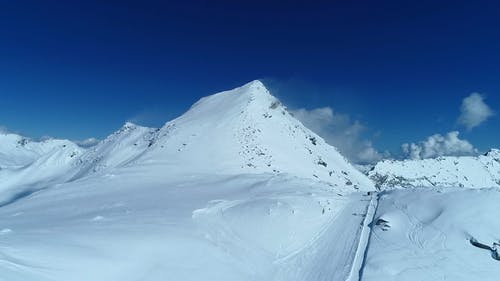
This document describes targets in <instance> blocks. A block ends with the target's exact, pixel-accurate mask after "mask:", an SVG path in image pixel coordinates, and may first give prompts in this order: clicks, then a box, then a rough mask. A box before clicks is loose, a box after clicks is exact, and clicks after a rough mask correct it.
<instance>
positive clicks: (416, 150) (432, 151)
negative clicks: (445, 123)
mask: <svg viewBox="0 0 500 281" xmlns="http://www.w3.org/2000/svg"><path fill="white" fill-rule="evenodd" d="M458 135H459V132H457V131H453V132H449V133H447V134H446V135H444V136H443V135H440V134H435V135H432V136H430V137H428V138H427V139H426V140H424V141H420V142H418V143H411V144H409V143H405V144H403V145H402V149H403V153H404V154H405V156H406V157H407V158H410V159H425V158H434V157H438V156H462V155H473V154H477V153H478V151H477V149H476V148H474V146H473V145H472V144H471V143H469V142H468V141H467V140H463V139H460V138H459V137H458Z"/></svg>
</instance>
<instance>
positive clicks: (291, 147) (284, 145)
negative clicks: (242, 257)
mask: <svg viewBox="0 0 500 281" xmlns="http://www.w3.org/2000/svg"><path fill="white" fill-rule="evenodd" d="M137 163H149V164H151V163H162V164H163V165H164V166H165V167H168V171H169V172H171V173H215V174H224V173H227V174H239V173H275V174H279V173H287V174H291V175H294V176H298V177H303V178H312V179H316V180H321V181H324V182H327V183H329V184H332V185H335V186H345V187H347V188H349V189H353V190H354V189H372V188H373V183H372V182H371V181H370V180H369V179H368V178H367V177H366V176H365V175H363V174H362V173H360V172H359V171H358V170H356V169H355V168H354V167H353V166H352V165H351V164H349V163H348V162H347V160H346V159H345V158H344V157H343V156H342V155H340V153H339V152H338V151H337V150H336V149H335V148H334V147H332V146H330V145H328V144H327V143H326V142H325V141H324V140H323V139H322V138H321V137H319V136H318V135H316V134H314V133H313V132H312V131H310V130H309V129H307V128H306V127H304V125H302V124H301V123H300V122H299V121H298V120H296V119H295V118H294V117H293V116H292V115H290V114H289V113H288V111H287V110H286V108H285V106H283V105H282V104H281V102H280V101H279V100H278V99H276V98H275V97H274V96H272V95H271V94H270V92H269V91H268V89H266V87H265V86H264V85H263V84H262V83H261V82H260V81H257V80H256V81H252V82H250V83H248V84H246V85H244V86H242V87H239V88H236V89H233V90H230V91H224V92H221V93H218V94H214V95H211V96H208V97H205V98H202V99H200V100H199V101H198V102H197V103H195V104H194V105H193V106H192V107H191V108H190V109H189V110H188V111H187V112H186V113H185V114H184V115H182V116H180V117H179V118H177V119H175V120H173V121H170V122H168V123H166V124H165V126H163V127H162V128H161V129H160V130H159V131H158V133H157V135H156V136H155V140H154V143H153V145H152V147H151V148H149V149H147V150H146V151H145V152H144V154H143V155H141V156H140V157H139V158H138V160H137Z"/></svg>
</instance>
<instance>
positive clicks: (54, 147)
mask: <svg viewBox="0 0 500 281" xmlns="http://www.w3.org/2000/svg"><path fill="white" fill-rule="evenodd" d="M60 150H64V151H66V152H68V156H71V157H75V156H77V155H80V154H81V153H82V152H83V151H84V149H82V148H80V147H79V146H78V145H76V144H75V143H73V142H71V141H69V140H61V139H46V140H43V141H34V140H32V139H29V138H26V137H23V136H20V135H17V134H12V133H0V168H20V167H24V166H27V165H30V164H32V163H34V162H35V161H37V160H39V159H43V158H44V157H47V156H48V155H51V154H54V153H56V152H58V151H60Z"/></svg>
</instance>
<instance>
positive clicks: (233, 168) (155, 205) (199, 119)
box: [0, 81, 374, 281]
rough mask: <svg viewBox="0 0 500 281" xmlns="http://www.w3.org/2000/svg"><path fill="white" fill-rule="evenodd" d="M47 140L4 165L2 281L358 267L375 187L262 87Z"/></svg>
mask: <svg viewBox="0 0 500 281" xmlns="http://www.w3.org/2000/svg"><path fill="white" fill-rule="evenodd" d="M13 139H14V142H12V143H13V144H12V145H16V144H15V143H16V141H17V139H16V138H13ZM65 142H66V141H64V143H65ZM51 143H53V147H52V149H47V150H43V151H41V150H40V151H41V152H40V153H38V154H37V153H33V154H30V153H28V152H26V153H25V152H22V153H21V152H19V153H17V152H16V153H17V154H7V153H5V154H4V155H5V157H4V158H3V159H4V160H2V161H3V162H2V163H4V165H5V168H3V169H2V170H0V199H1V200H0V217H1V218H2V220H1V221H0V280H9V281H16V280H23V281H24V280H37V281H43V280H107V281H109V280H310V281H316V280H346V279H347V278H349V276H350V274H351V272H352V270H353V268H352V263H353V261H354V260H355V259H356V257H357V255H358V256H359V252H358V246H359V245H360V244H362V241H360V240H359V237H360V233H361V232H362V224H363V222H364V221H365V215H366V214H365V212H366V210H368V204H369V202H370V198H369V197H367V196H365V195H364V193H358V192H353V191H357V190H365V191H366V190H373V189H374V187H373V184H372V182H371V181H370V180H369V179H368V178H367V177H366V176H364V175H363V174H362V173H360V172H358V171H357V170H356V169H355V168H354V167H353V166H351V165H350V164H349V163H348V162H347V161H346V160H345V158H344V157H342V156H341V155H340V154H339V153H338V151H337V150H336V149H335V148H333V147H331V146H329V145H328V144H326V143H325V141H324V140H323V139H321V138H320V137H319V136H317V135H316V134H314V133H313V132H311V131H310V130H308V129H307V128H305V127H304V126H303V125H302V124H301V123H300V122H299V121H297V120H296V119H295V118H293V116H291V115H290V114H289V113H288V112H287V110H286V108H285V107H284V106H283V105H282V104H281V103H280V102H279V101H278V100H277V99H276V98H274V97H273V96H272V95H270V94H269V92H268V91H267V89H266V88H265V87H264V85H263V84H262V83H260V82H259V81H253V82H251V83H249V84H246V85H244V86H242V87H240V88H237V89H234V90H231V91H226V92H222V93H219V94H215V95H212V96H209V97H206V98H203V99H201V100H200V101H199V102H197V103H196V104H195V105H193V107H192V108H191V109H190V110H189V111H188V112H186V113H185V114H184V115H182V116H180V117H179V118H177V119H175V120H173V121H170V122H168V123H166V124H165V126H163V127H162V128H160V129H154V128H145V127H140V126H137V125H134V124H131V123H127V124H125V125H124V126H123V127H122V128H121V129H120V130H118V131H117V132H115V133H113V134H112V135H110V136H109V137H108V138H106V139H105V140H103V141H101V142H100V143H99V144H97V145H96V146H94V147H92V148H89V149H82V148H80V147H78V146H76V145H74V144H71V143H67V144H63V143H62V142H61V143H59V142H58V141H55V140H53V141H52V142H51ZM2 148H4V147H2ZM1 151H6V152H8V151H9V149H4V150H1ZM23 153H25V154H23ZM16 155H26V156H23V157H24V158H21V157H19V158H16V157H17V156H16Z"/></svg>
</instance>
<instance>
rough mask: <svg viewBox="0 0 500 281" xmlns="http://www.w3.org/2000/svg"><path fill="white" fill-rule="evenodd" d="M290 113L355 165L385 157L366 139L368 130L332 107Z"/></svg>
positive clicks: (300, 109)
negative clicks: (365, 134)
mask: <svg viewBox="0 0 500 281" xmlns="http://www.w3.org/2000/svg"><path fill="white" fill-rule="evenodd" d="M290 112H291V113H292V114H293V115H294V116H295V117H296V118H297V119H298V120H300V121H301V122H302V123H303V124H304V125H305V126H306V127H307V128H309V129H311V130H312V131H314V132H315V133H317V134H318V135H320V136H321V137H322V138H324V139H325V141H326V142H328V143H329V144H331V145H333V146H335V147H337V148H338V149H339V150H340V152H341V153H342V154H343V155H344V156H346V157H347V158H348V159H349V160H351V161H352V162H354V163H374V162H377V161H379V160H381V159H382V158H383V157H384V155H383V154H382V153H380V152H378V151H377V150H376V149H375V148H374V147H373V145H372V142H371V141H370V140H367V139H365V138H364V133H365V132H366V130H367V128H366V127H365V126H364V125H362V124H361V123H360V122H359V121H358V120H352V118H351V117H350V116H349V115H348V114H342V113H338V112H334V111H333V109H332V108H331V107H321V108H315V109H311V110H308V109H304V108H299V109H295V110H290Z"/></svg>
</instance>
